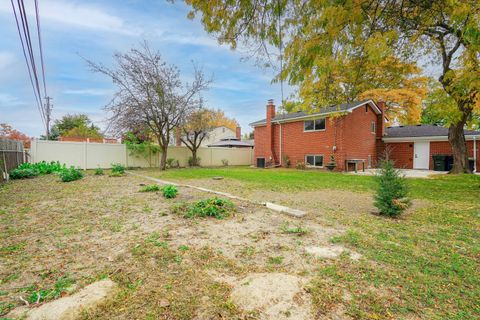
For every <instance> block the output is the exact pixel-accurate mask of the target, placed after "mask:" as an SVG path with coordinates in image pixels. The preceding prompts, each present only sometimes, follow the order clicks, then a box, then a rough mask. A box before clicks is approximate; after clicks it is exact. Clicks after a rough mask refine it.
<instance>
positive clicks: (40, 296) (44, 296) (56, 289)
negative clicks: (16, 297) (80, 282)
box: [26, 277, 75, 303]
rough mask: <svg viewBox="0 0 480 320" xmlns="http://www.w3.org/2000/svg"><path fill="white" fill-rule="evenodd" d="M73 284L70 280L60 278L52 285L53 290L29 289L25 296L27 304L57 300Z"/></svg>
mask: <svg viewBox="0 0 480 320" xmlns="http://www.w3.org/2000/svg"><path fill="white" fill-rule="evenodd" d="M74 283H75V282H74V281H73V280H72V279H70V278H68V277H62V278H60V279H58V280H57V282H55V284H54V285H53V288H50V289H37V288H36V287H31V288H30V289H29V290H28V291H29V295H28V296H27V299H26V300H27V301H28V302H29V303H39V302H44V301H48V300H53V299H57V298H59V297H60V296H61V295H62V293H64V292H67V291H68V289H69V288H70V287H71V286H72V285H73V284H74Z"/></svg>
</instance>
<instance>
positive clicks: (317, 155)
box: [304, 154, 325, 168]
mask: <svg viewBox="0 0 480 320" xmlns="http://www.w3.org/2000/svg"><path fill="white" fill-rule="evenodd" d="M307 157H314V158H313V162H314V163H315V157H322V166H316V165H313V166H312V165H310V164H308V163H307ZM304 160H305V166H307V167H309V168H323V167H324V166H323V164H324V163H325V156H324V155H323V154H306V155H305V159H304Z"/></svg>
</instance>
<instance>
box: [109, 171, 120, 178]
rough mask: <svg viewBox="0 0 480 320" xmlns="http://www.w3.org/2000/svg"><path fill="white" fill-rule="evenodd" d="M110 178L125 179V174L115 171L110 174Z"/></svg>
mask: <svg viewBox="0 0 480 320" xmlns="http://www.w3.org/2000/svg"><path fill="white" fill-rule="evenodd" d="M108 176H109V177H123V173H120V172H118V171H115V172H113V171H112V172H110V174H109V175H108Z"/></svg>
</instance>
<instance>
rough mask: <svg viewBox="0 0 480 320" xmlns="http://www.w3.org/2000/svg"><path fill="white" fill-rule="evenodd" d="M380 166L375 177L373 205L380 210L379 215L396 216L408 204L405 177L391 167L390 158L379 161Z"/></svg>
mask: <svg viewBox="0 0 480 320" xmlns="http://www.w3.org/2000/svg"><path fill="white" fill-rule="evenodd" d="M380 168H381V169H380V173H379V174H378V175H377V177H376V179H377V182H378V189H377V194H376V195H375V202H374V204H375V207H377V208H378V210H380V214H381V215H386V216H390V217H395V216H398V215H399V214H401V213H402V212H403V211H404V210H405V209H406V208H408V206H409V205H410V200H409V199H408V198H407V194H408V188H407V184H406V181H405V178H404V177H403V176H402V175H401V173H400V171H399V170H397V169H395V168H394V167H393V161H391V160H383V161H381V162H380Z"/></svg>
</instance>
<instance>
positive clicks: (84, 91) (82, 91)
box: [63, 88, 113, 96]
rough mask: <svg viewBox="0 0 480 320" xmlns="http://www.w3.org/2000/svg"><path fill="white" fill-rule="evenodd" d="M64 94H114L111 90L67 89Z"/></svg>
mask: <svg viewBox="0 0 480 320" xmlns="http://www.w3.org/2000/svg"><path fill="white" fill-rule="evenodd" d="M63 93H64V94H72V95H87V96H106V95H111V94H113V91H112V90H110V89H95V88H92V89H67V90H64V91H63Z"/></svg>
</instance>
